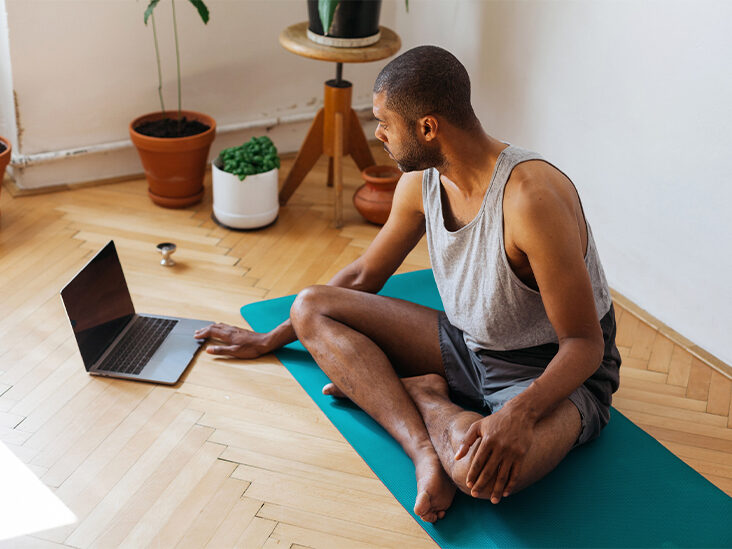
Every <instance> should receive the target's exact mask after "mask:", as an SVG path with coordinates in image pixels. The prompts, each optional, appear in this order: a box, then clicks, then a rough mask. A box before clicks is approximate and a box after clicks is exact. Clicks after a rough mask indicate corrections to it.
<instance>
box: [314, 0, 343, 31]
mask: <svg viewBox="0 0 732 549" xmlns="http://www.w3.org/2000/svg"><path fill="white" fill-rule="evenodd" d="M339 2H340V0H318V14H319V15H320V23H321V24H322V25H323V34H325V35H326V36H327V35H328V31H329V30H330V25H331V24H332V23H333V14H334V13H335V10H336V8H337V7H338V3H339Z"/></svg>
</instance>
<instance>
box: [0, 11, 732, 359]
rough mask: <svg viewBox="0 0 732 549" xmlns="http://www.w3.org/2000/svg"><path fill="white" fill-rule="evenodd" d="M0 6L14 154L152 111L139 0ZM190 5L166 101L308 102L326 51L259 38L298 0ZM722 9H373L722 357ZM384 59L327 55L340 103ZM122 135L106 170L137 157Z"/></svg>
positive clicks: (324, 69) (649, 304)
mask: <svg viewBox="0 0 732 549" xmlns="http://www.w3.org/2000/svg"><path fill="white" fill-rule="evenodd" d="M6 3H7V7H8V16H9V24H10V46H11V55H12V61H13V67H12V68H13V70H12V74H13V81H14V88H15V90H16V92H17V94H18V98H19V112H20V120H19V122H20V125H21V127H22V129H23V136H22V139H21V141H22V148H23V150H22V152H23V153H25V154H30V153H34V152H40V151H47V150H55V149H65V148H72V147H76V146H82V145H89V144H93V143H103V142H108V141H118V140H121V139H126V131H127V129H126V128H127V124H128V123H129V121H130V120H131V119H132V118H133V117H134V116H136V115H138V114H140V113H143V112H148V111H152V110H156V109H157V108H158V107H157V102H156V101H157V96H156V86H157V81H156V68H155V61H154V56H153V53H152V37H151V35H150V29H149V28H145V26H144V25H143V24H142V12H143V11H144V4H145V3H146V2H145V1H144V0H140V1H138V2H129V1H126V0H125V1H117V0H106V1H96V2H82V1H79V0H64V1H43V2H42V1H39V0H30V1H29V0H6ZM165 4H167V2H163V6H161V7H160V8H158V9H161V8H162V11H161V12H160V14H161V15H160V30H161V43H162V44H163V45H164V47H165V48H166V53H165V61H164V62H165V67H167V69H166V72H165V73H164V77H165V81H166V83H165V89H166V100H167V101H168V103H167V105H166V106H168V105H171V106H172V105H173V104H174V101H175V99H174V98H175V86H174V80H175V74H174V72H173V67H174V55H173V50H172V47H171V44H172V37H171V33H170V31H169V29H167V28H166V26H165V25H166V24H165V19H166V17H165V16H164V14H165V10H166V9H168V10H169V5H167V6H166V5H165ZM208 4H209V7H210V8H211V12H212V19H211V22H210V23H209V26H208V28H206V27H204V26H203V24H202V23H201V22H200V21H197V20H196V17H197V15H196V14H195V12H193V10H192V8H191V6H190V5H189V4H188V3H187V2H184V1H183V0H179V1H178V2H177V3H176V6H177V7H178V13H179V17H180V19H179V23H180V25H181V29H182V35H183V37H184V40H183V43H182V47H183V73H184V82H183V86H184V105H185V106H187V107H189V108H191V109H194V110H202V111H204V112H207V113H209V114H211V115H213V116H214V117H215V118H216V119H217V121H218V123H219V124H230V123H235V122H244V121H247V120H257V119H261V118H262V117H269V116H278V115H280V114H282V113H297V112H312V111H314V108H315V107H316V106H318V105H319V102H320V101H321V99H322V82H323V81H324V80H325V79H327V78H330V77H331V74H332V72H333V69H332V66H330V65H328V64H326V63H321V62H318V61H310V60H307V59H303V58H300V57H297V56H295V55H293V54H290V53H288V52H286V51H285V50H283V49H282V48H281V47H280V46H279V45H278V44H277V35H278V33H279V32H280V30H281V29H282V28H283V27H284V26H286V25H288V24H291V23H294V22H297V21H301V20H304V19H305V17H306V10H305V1H304V0H262V1H251V0H249V1H244V0H241V1H238V2H234V1H225V0H209V2H208ZM0 7H1V5H0ZM731 20H732V3H729V2H726V1H716V2H711V1H685V2H680V1H678V0H669V1H664V2H660V1H645V0H633V1H600V0H597V1H593V2H575V1H554V2H546V1H541V0H524V1H522V2H515V1H494V2H488V1H482V0H450V1H448V0H442V1H438V0H411V1H410V12H409V13H408V14H407V13H405V10H404V5H403V2H402V1H401V0H384V7H383V12H382V24H384V25H386V26H389V27H391V28H393V29H395V30H397V32H399V34H400V35H401V37H402V41H403V50H404V49H407V48H409V47H412V46H415V45H419V44H427V43H432V44H437V45H441V46H444V47H446V48H448V49H449V50H451V51H452V52H453V53H455V54H456V55H457V56H458V57H459V58H460V59H461V60H462V61H463V62H464V63H465V65H466V66H467V68H468V71H469V72H470V74H471V77H472V81H473V102H474V105H475V107H476V111H477V113H478V115H479V117H480V118H481V120H482V121H483V125H484V127H485V129H486V130H487V131H488V132H489V133H490V134H492V135H494V136H495V137H497V138H499V139H503V140H505V141H509V142H511V143H514V144H516V145H520V146H523V147H526V148H530V149H534V150H537V151H539V152H541V153H542V154H543V155H544V156H545V158H547V159H548V160H549V161H551V162H553V163H555V164H557V165H558V166H559V167H560V168H562V169H563V170H564V171H565V172H566V173H567V174H568V175H569V176H570V178H572V180H573V181H574V183H575V185H576V186H577V188H578V190H579V192H580V195H581V197H582V199H583V203H584V207H585V210H586V213H587V216H588V219H589V221H590V223H591V225H592V229H593V232H594V234H595V239H596V241H597V244H598V248H599V250H600V255H601V258H602V261H603V264H604V266H605V270H606V272H607V275H608V278H609V281H610V284H611V286H613V287H614V288H615V289H617V290H618V291H619V292H621V293H623V294H624V295H626V296H627V297H628V298H630V299H631V300H633V301H634V302H635V303H637V304H638V305H639V306H641V307H643V308H644V309H646V310H648V311H649V312H650V313H651V314H653V315H655V316H656V317H658V318H659V319H661V320H662V321H663V322H665V323H667V324H669V325H670V326H672V327H673V328H675V329H676V330H677V331H679V332H681V333H682V334H683V335H685V336H686V337H688V338H689V339H691V340H692V341H694V342H695V343H697V344H698V345H700V346H701V347H703V348H705V349H707V350H708V351H710V352H711V353H713V354H715V355H716V356H718V357H719V358H721V359H722V360H724V361H725V362H727V363H728V364H732V345H731V343H730V340H731V339H732V338H731V337H730V336H731V335H732V322H731V321H730V320H729V319H730V310H732V286H731V285H730V283H729V279H730V278H731V277H732V253H731V252H732V221H730V219H729V215H728V211H729V205H730V203H731V202H732V186H731V185H730V183H732V162H730V158H731V155H730V152H729V149H730V147H731V146H732V100H731V99H730V98H732V70H730V63H731V62H730V60H731V59H732V38H731V36H732V33H730V32H729V21H731ZM385 62H386V61H384V62H380V63H369V64H365V65H359V66H357V65H347V66H346V68H345V71H346V76H347V77H348V78H349V79H350V80H351V81H353V82H354V86H355V87H354V101H353V102H354V104H356V105H359V104H361V105H365V104H368V103H369V101H370V96H371V94H370V90H371V85H372V83H373V79H374V77H375V76H376V74H377V73H378V70H379V69H380V68H381V66H383V64H384V63H385ZM313 100H315V102H316V103H315V104H314V105H313V104H311V103H312V102H313ZM285 126H286V128H279V130H278V129H277V128H276V129H274V130H273V133H274V132H277V131H280V132H282V136H283V137H281V143H283V144H285V146H284V147H283V146H282V145H281V148H283V150H288V149H289V150H294V149H296V148H297V146H298V145H299V142H300V140H301V139H302V136H303V135H304V132H305V130H306V128H307V124H300V125H297V124H294V125H293V124H289V125H285ZM260 133H261V132H260ZM236 137H240V135H237V136H236ZM230 138H232V139H233V138H234V136H233V134H232V136H231V137H230ZM222 142H223V141H222ZM217 145H218V144H214V148H217ZM219 148H220V147H219ZM129 152H130V156H129V158H127V159H124V158H122V156H123V155H117V158H118V159H119V165H118V166H117V167H116V169H117V171H122V172H124V170H128V172H130V171H131V172H134V171H136V172H140V171H141V169H140V167H139V164H134V163H135V162H138V161H137V160H136V158H135V157H134V152H133V151H129ZM104 156H106V155H104ZM70 162H72V161H71V160H69V161H64V163H56V164H58V165H59V166H61V165H63V164H67V163H70ZM49 167H54V165H53V164H52V165H49ZM105 167H106V168H108V166H107V165H105ZM106 168H105V169H106ZM54 169H55V170H56V171H57V170H58V168H54ZM95 169H96V170H97V171H98V172H99V173H102V168H101V167H95ZM111 171H114V170H111Z"/></svg>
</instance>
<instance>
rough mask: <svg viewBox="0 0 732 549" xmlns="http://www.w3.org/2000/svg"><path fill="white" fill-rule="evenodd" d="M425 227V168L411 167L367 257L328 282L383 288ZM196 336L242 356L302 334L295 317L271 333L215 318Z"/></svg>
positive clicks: (222, 350) (374, 289)
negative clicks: (414, 169)
mask: <svg viewBox="0 0 732 549" xmlns="http://www.w3.org/2000/svg"><path fill="white" fill-rule="evenodd" d="M424 232H425V223H424V210H423V208H422V172H411V173H406V174H403V175H402V177H401V179H400V180H399V183H398V184H397V187H396V190H395V191H394V199H393V201H392V207H391V213H390V214H389V219H388V220H387V222H386V223H385V224H384V226H383V227H382V229H381V230H380V231H379V233H378V234H377V235H376V238H374V240H373V242H372V243H371V244H370V245H369V247H368V248H367V249H366V251H365V252H364V254H363V255H362V256H361V257H359V258H358V259H356V260H355V261H354V262H352V263H351V264H349V265H347V266H346V267H344V268H343V269H341V270H340V271H339V272H338V273H336V275H335V276H334V277H333V278H332V279H331V280H330V281H328V285H329V286H339V287H342V288H351V289H354V290H361V291H364V292H370V293H376V292H378V291H379V290H380V289H381V288H382V287H383V286H384V284H385V283H386V281H387V280H388V278H389V277H390V276H391V275H392V274H394V272H395V271H396V270H397V269H398V268H399V265H401V264H402V261H404V258H405V257H406V256H407V254H408V253H409V252H410V251H411V250H412V249H413V248H414V247H415V246H416V245H417V243H418V242H419V240H420V238H422V235H423V234H424ZM195 337H198V338H204V337H211V338H214V339H218V340H220V341H222V342H223V343H224V345H212V346H209V347H208V348H207V352H208V353H211V354H215V355H228V356H234V357H238V358H256V357H258V356H260V355H263V354H266V353H269V352H271V351H274V350H276V349H279V348H280V347H282V346H283V345H287V344H288V343H291V342H293V341H295V339H297V336H296V335H295V330H294V329H293V328H292V323H291V322H290V320H289V319H287V320H286V321H284V322H283V323H282V324H280V325H279V326H277V327H276V328H275V329H274V330H272V331H271V332H269V333H265V334H260V333H256V332H252V331H250V330H244V329H242V328H237V327H234V326H229V325H227V324H213V325H211V326H207V327H206V328H203V329H202V330H199V331H197V332H196V334H195Z"/></svg>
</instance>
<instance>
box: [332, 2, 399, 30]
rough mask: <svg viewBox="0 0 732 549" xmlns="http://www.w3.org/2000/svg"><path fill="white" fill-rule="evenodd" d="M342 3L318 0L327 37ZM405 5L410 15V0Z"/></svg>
mask: <svg viewBox="0 0 732 549" xmlns="http://www.w3.org/2000/svg"><path fill="white" fill-rule="evenodd" d="M340 2H341V0H318V15H320V24H321V25H323V34H325V35H326V36H327V34H328V32H329V31H330V26H331V25H332V24H333V14H334V13H335V10H336V8H337V7H338V4H340ZM404 5H405V7H406V8H407V13H409V0H404Z"/></svg>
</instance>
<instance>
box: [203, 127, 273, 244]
mask: <svg viewBox="0 0 732 549" xmlns="http://www.w3.org/2000/svg"><path fill="white" fill-rule="evenodd" d="M279 167H280V158H279V156H277V148H276V147H275V146H274V143H272V141H271V140H270V138H269V137H266V136H262V137H252V138H251V139H250V140H249V141H247V142H246V143H244V144H242V145H239V146H238V147H230V148H228V149H224V150H223V151H221V153H220V154H219V155H218V157H217V158H216V160H214V161H213V162H212V164H211V171H212V176H213V177H212V178H213V218H214V221H216V222H217V223H219V224H220V225H223V226H224V227H226V228H231V229H256V228H259V227H264V226H266V225H269V224H270V223H272V222H273V221H274V220H275V219H276V218H277V213H278V212H279V207H280V205H279V200H278V197H277V183H278V174H279Z"/></svg>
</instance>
